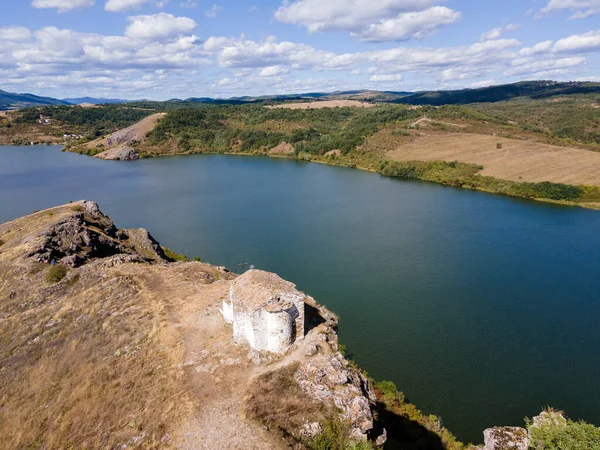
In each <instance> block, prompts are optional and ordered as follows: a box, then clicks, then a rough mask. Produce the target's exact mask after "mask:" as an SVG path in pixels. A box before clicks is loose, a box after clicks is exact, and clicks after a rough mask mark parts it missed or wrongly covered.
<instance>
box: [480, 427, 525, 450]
mask: <svg viewBox="0 0 600 450" xmlns="http://www.w3.org/2000/svg"><path fill="white" fill-rule="evenodd" d="M483 438H484V443H485V444H484V447H483V450H527V448H529V438H528V436H527V430H525V429H524V428H520V427H495V428H488V429H487V430H485V431H484V432H483Z"/></svg>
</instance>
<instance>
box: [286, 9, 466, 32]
mask: <svg viewBox="0 0 600 450" xmlns="http://www.w3.org/2000/svg"><path fill="white" fill-rule="evenodd" d="M438 1H439V0H382V1H373V0H328V1H327V2H323V1H322V0H297V1H295V2H293V3H291V4H290V3H284V4H283V5H282V6H281V7H280V8H279V9H278V10H277V11H276V12H275V17H276V18H277V20H279V21H280V22H283V23H290V24H295V25H299V26H303V27H306V28H307V29H308V31H309V32H310V33H319V32H325V31H335V30H342V31H347V32H350V33H351V34H352V35H354V36H357V37H359V38H361V39H363V40H367V41H384V40H403V39H408V38H411V37H416V38H419V37H422V36H425V35H427V34H431V33H432V32H434V31H435V30H436V29H437V28H439V27H440V26H442V25H445V24H449V23H453V22H455V21H456V20H458V18H459V17H460V13H458V12H456V11H453V10H451V9H449V8H446V7H432V3H435V2H438Z"/></svg>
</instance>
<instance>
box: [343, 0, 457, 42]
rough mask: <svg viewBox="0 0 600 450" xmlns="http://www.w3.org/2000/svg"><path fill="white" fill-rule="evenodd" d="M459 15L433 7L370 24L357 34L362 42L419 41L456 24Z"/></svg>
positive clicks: (444, 8) (443, 8)
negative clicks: (413, 39) (444, 27)
mask: <svg viewBox="0 0 600 450" xmlns="http://www.w3.org/2000/svg"><path fill="white" fill-rule="evenodd" d="M460 16H461V14H460V13H459V12H457V11H454V10H452V9H450V8H446V7H445V6H435V7H433V8H429V9H426V10H425V11H418V12H410V13H401V14H399V15H398V16H397V17H395V18H392V19H384V20H381V21H380V22H379V23H377V24H371V25H369V26H368V27H366V28H365V29H363V30H361V31H359V32H358V33H354V32H353V33H352V34H353V35H355V36H358V37H359V38H360V40H362V41H371V42H382V41H400V40H406V39H410V38H416V39H420V38H423V37H425V36H427V35H430V34H432V33H434V32H435V31H436V30H437V29H438V28H440V27H442V26H444V25H448V24H451V23H454V22H456V21H457V20H458V19H460Z"/></svg>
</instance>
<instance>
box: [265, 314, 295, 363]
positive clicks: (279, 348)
mask: <svg viewBox="0 0 600 450" xmlns="http://www.w3.org/2000/svg"><path fill="white" fill-rule="evenodd" d="M291 309H293V310H294V311H291V310H288V311H281V312H274V313H270V312H266V316H267V317H266V319H267V330H266V336H265V337H266V348H265V350H268V351H270V352H274V353H282V352H285V351H286V350H287V349H288V348H289V347H290V346H291V345H292V344H293V343H294V340H295V337H296V336H294V335H293V333H292V332H293V331H294V318H293V317H292V314H293V313H294V312H296V313H297V309H296V307H295V306H294V307H293V308H291Z"/></svg>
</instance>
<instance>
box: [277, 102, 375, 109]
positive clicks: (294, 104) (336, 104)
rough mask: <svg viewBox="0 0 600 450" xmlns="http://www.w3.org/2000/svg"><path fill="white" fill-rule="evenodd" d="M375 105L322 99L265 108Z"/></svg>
mask: <svg viewBox="0 0 600 450" xmlns="http://www.w3.org/2000/svg"><path fill="white" fill-rule="evenodd" d="M373 106H377V105H376V104H374V103H367V102H359V101H358V100H324V101H317V102H304V103H283V104H281V105H273V106H267V108H272V109H277V108H286V109H321V108H348V107H356V108H372V107H373Z"/></svg>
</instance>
